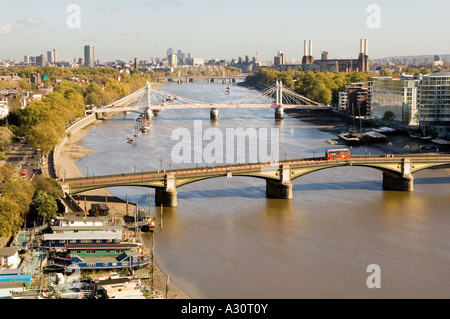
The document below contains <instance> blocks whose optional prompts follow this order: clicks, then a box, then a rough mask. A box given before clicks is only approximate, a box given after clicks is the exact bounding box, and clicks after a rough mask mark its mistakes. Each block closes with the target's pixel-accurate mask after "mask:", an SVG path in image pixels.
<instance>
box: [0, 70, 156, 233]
mask: <svg viewBox="0 0 450 319" xmlns="http://www.w3.org/2000/svg"><path fill="white" fill-rule="evenodd" d="M148 80H150V77H149V75H146V74H141V73H139V72H133V73H132V74H131V75H130V76H124V77H123V79H122V81H118V79H117V78H116V77H114V76H102V77H100V78H99V77H97V76H92V77H91V78H90V79H89V81H85V82H82V83H75V82H71V81H68V80H62V81H61V82H60V83H59V84H58V85H57V86H56V87H55V89H54V92H53V93H50V94H48V95H47V96H46V97H45V98H44V99H42V101H33V102H31V103H30V104H29V105H28V106H27V107H26V108H24V109H20V108H17V109H14V110H13V111H12V112H11V113H10V114H9V115H8V117H7V118H6V119H5V120H4V121H3V123H2V125H0V160H6V157H5V155H4V150H5V148H6V147H7V146H9V145H11V144H12V142H13V139H14V138H25V139H26V140H27V142H28V143H29V144H30V145H31V147H33V148H34V149H41V150H42V152H43V153H44V154H48V153H50V152H51V150H53V148H54V147H55V146H56V145H57V144H58V143H59V142H60V141H61V139H62V138H63V137H64V135H65V134H66V128H67V127H68V126H69V125H70V124H71V123H72V122H73V121H75V120H76V119H77V118H79V117H82V116H83V115H84V114H85V110H86V105H87V104H96V105H101V104H103V103H110V102H112V101H114V100H116V99H119V98H122V97H124V96H126V95H128V94H130V93H131V92H132V91H134V90H137V89H138V88H141V87H143V86H144V85H145V83H146V82H147V81H148ZM61 196H62V192H61V189H60V187H59V185H58V183H57V182H56V181H55V180H53V179H51V178H47V177H45V176H43V175H38V176H35V177H34V178H33V180H32V181H30V180H28V179H27V178H23V177H21V176H20V172H19V171H18V169H17V167H13V166H11V165H10V164H3V165H0V237H10V236H13V235H14V234H15V233H16V232H17V231H18V230H19V229H20V228H21V227H22V225H23V224H24V222H34V221H36V222H38V224H40V223H43V222H46V221H49V220H50V219H51V218H53V217H54V216H55V215H56V213H57V211H58V205H57V201H56V200H57V199H58V198H60V197H61Z"/></svg>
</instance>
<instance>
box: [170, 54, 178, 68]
mask: <svg viewBox="0 0 450 319" xmlns="http://www.w3.org/2000/svg"><path fill="white" fill-rule="evenodd" d="M168 58H169V66H177V64H178V63H177V62H178V57H177V55H176V54H171V55H169V56H168Z"/></svg>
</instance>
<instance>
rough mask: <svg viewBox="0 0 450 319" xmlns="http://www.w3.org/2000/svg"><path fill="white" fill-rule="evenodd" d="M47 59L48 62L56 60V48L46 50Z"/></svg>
mask: <svg viewBox="0 0 450 319" xmlns="http://www.w3.org/2000/svg"><path fill="white" fill-rule="evenodd" d="M47 61H48V63H56V62H58V53H57V52H56V50H53V51H47Z"/></svg>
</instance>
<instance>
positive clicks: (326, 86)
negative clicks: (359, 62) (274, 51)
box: [247, 68, 373, 104]
mask: <svg viewBox="0 0 450 319" xmlns="http://www.w3.org/2000/svg"><path fill="white" fill-rule="evenodd" d="M372 76H373V75H371V74H370V73H368V72H351V73H342V72H312V71H306V72H302V71H298V70H286V71H278V70H275V69H271V68H261V69H259V70H257V71H255V73H254V74H253V75H250V76H249V77H248V78H247V81H248V82H250V83H255V84H261V85H271V84H273V83H275V82H276V81H277V80H281V81H282V82H283V86H285V87H288V88H290V89H293V90H294V91H296V92H297V93H299V94H301V95H303V96H305V97H307V98H309V99H311V100H313V101H316V102H319V103H322V104H330V103H332V104H337V101H338V92H339V91H343V90H344V89H345V86H346V85H348V84H350V83H355V82H365V81H368V80H369V79H370V77H372Z"/></svg>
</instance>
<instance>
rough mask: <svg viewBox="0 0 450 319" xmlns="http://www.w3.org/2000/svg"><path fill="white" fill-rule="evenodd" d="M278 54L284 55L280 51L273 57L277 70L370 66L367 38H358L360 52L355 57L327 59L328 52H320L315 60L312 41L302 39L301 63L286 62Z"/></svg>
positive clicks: (363, 68)
mask: <svg viewBox="0 0 450 319" xmlns="http://www.w3.org/2000/svg"><path fill="white" fill-rule="evenodd" d="M280 55H284V53H283V52H282V51H279V52H278V56H277V57H275V60H274V66H275V67H276V68H277V69H279V70H285V69H288V68H295V69H301V70H302V71H315V72H325V71H329V72H346V73H348V72H353V71H357V72H368V71H369V68H370V63H369V55H368V41H367V39H361V40H360V52H359V56H358V58H357V59H354V58H349V59H329V53H328V52H326V51H323V52H322V55H321V59H320V60H315V59H314V57H313V50H312V41H311V40H309V41H307V40H305V41H304V51H303V58H302V62H301V64H299V63H295V64H287V63H285V61H286V59H285V58H284V57H283V58H280Z"/></svg>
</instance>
